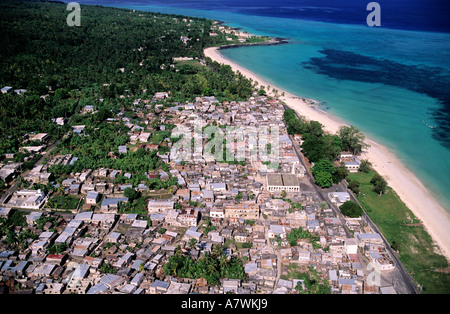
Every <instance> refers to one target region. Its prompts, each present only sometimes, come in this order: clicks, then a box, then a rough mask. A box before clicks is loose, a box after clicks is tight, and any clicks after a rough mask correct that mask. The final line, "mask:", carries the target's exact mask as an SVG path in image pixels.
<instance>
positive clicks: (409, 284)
mask: <svg viewBox="0 0 450 314" xmlns="http://www.w3.org/2000/svg"><path fill="white" fill-rule="evenodd" d="M284 107H285V109H288V108H289V107H287V106H286V105H284ZM295 114H296V116H297V118H298V115H297V113H295ZM289 137H290V139H291V141H292V143H293V145H292V146H293V148H294V151H295V153H296V154H297V157H298V158H299V160H300V162H301V163H302V165H303V167H305V169H306V175H307V177H308V180H309V182H310V183H311V185H312V186H313V187H314V189H315V191H316V193H317V194H318V195H319V197H320V198H321V199H322V201H325V202H326V203H327V204H328V206H329V208H331V209H332V210H333V212H334V214H335V215H336V217H339V218H341V220H342V221H345V217H344V216H343V215H342V213H341V212H340V210H339V209H338V208H337V207H336V206H335V205H334V204H332V203H331V202H330V201H329V199H328V192H331V191H341V192H348V193H349V194H350V197H351V200H352V201H354V202H355V203H357V204H359V202H358V200H357V199H356V197H355V196H354V195H353V193H352V192H351V191H350V190H348V188H347V185H346V184H345V183H343V182H341V183H340V184H338V185H333V187H331V188H330V189H321V188H319V187H318V186H317V185H316V184H315V180H314V177H313V176H312V174H311V172H310V171H309V169H308V167H307V166H306V163H305V161H304V156H303V154H302V153H300V148H299V147H298V145H297V143H296V142H295V140H294V138H293V137H292V136H291V135H289ZM359 205H360V206H361V204H359ZM361 208H363V207H362V206H361ZM363 218H364V219H365V221H366V222H367V224H368V225H369V227H370V228H371V229H372V230H373V231H374V232H376V233H378V234H379V235H380V236H381V238H382V239H383V241H384V245H385V247H386V250H387V251H388V253H389V254H390V256H391V257H392V259H393V260H394V264H395V267H396V270H398V273H399V276H400V277H401V279H402V283H403V285H401V284H400V285H401V286H402V288H403V289H402V290H405V292H404V293H406V294H417V293H418V291H417V288H416V285H415V283H414V281H413V280H412V278H411V276H410V275H409V273H408V271H407V270H406V268H405V267H404V266H403V264H402V262H401V261H400V260H399V259H398V256H397V255H396V253H395V252H394V251H393V250H392V248H391V245H390V244H389V242H388V241H387V240H386V238H385V237H384V236H383V234H382V233H381V231H380V230H379V229H378V227H377V226H376V225H375V224H374V223H373V221H372V220H371V219H370V217H368V216H367V214H366V213H365V212H364V216H363ZM343 226H344V230H345V233H346V236H347V237H348V238H353V235H352V234H351V233H350V230H349V229H348V228H347V226H346V225H345V224H344V225H343ZM397 277H398V276H397ZM395 281H396V280H394V282H395ZM397 282H398V281H397Z"/></svg>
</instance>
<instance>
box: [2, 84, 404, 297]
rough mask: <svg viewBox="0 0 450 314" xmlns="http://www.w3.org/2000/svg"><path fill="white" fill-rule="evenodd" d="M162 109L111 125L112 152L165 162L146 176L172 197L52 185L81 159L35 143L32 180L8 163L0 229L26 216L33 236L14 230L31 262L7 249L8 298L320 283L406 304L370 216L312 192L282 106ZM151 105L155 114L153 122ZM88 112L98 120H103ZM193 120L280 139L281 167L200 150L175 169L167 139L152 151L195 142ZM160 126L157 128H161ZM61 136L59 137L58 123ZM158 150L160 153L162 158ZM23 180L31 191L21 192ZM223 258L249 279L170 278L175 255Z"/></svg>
mask: <svg viewBox="0 0 450 314" xmlns="http://www.w3.org/2000/svg"><path fill="white" fill-rule="evenodd" d="M2 92H3V90H2ZM168 96H169V94H168V93H165V92H161V93H156V94H155V95H154V96H153V98H151V99H143V98H136V100H135V101H134V103H133V104H134V106H133V111H134V112H133V114H134V116H135V117H136V118H130V117H128V116H127V115H126V114H124V112H120V113H119V114H117V115H116V116H115V117H113V118H108V123H111V124H115V123H119V122H123V123H125V125H127V126H128V127H129V132H128V133H127V136H128V138H129V141H128V143H127V144H126V145H121V146H120V147H118V152H119V154H128V153H129V152H130V151H132V150H136V149H137V148H143V149H145V150H148V151H152V150H157V151H158V153H157V155H158V157H159V158H160V159H161V160H162V161H163V162H164V163H165V164H166V165H167V166H168V167H166V169H168V171H164V170H158V171H151V172H148V173H146V176H147V178H158V179H160V180H161V181H167V180H174V181H175V182H176V184H174V185H172V186H170V187H169V188H167V189H164V190H152V189H150V188H149V187H148V186H146V184H145V183H144V182H145V181H144V180H143V181H140V182H137V181H139V180H137V181H136V182H134V184H131V183H120V180H117V178H119V177H120V178H127V179H131V178H133V176H134V175H135V174H134V173H129V172H126V173H125V172H123V171H120V170H117V169H105V168H101V169H83V171H82V172H77V173H70V175H66V176H65V177H64V180H62V183H61V184H56V183H55V181H54V178H53V175H52V174H51V173H50V172H49V169H50V167H52V166H55V165H61V166H66V165H70V164H73V163H75V162H76V160H77V158H78V157H77V156H76V155H72V154H58V153H56V154H49V152H47V153H43V152H45V151H46V150H47V149H48V148H49V146H50V139H49V138H48V136H47V134H29V135H28V136H27V137H26V138H25V139H24V143H28V142H32V143H33V146H26V145H25V144H24V146H23V149H24V150H27V151H28V152H29V153H31V156H29V158H33V154H35V153H43V154H44V156H45V162H37V163H36V165H35V166H34V167H33V168H32V169H31V170H27V171H25V172H22V169H21V166H22V164H21V163H17V162H13V161H10V160H11V158H13V156H6V159H5V160H4V161H3V162H2V163H1V164H0V177H1V179H2V180H3V181H5V182H7V183H8V186H10V187H11V188H10V189H9V190H8V191H7V192H6V193H5V194H4V195H3V196H2V198H1V204H0V216H1V218H2V219H8V218H11V217H12V216H13V215H14V214H15V213H16V212H20V213H22V215H23V217H24V219H25V223H23V224H22V225H17V226H15V227H14V229H13V230H12V232H13V233H14V234H15V235H16V236H17V237H19V238H21V239H23V245H22V246H21V247H22V248H23V249H17V248H16V249H11V246H10V245H9V244H8V243H7V241H2V244H1V247H0V276H1V277H2V282H5V283H6V284H4V285H2V286H0V288H1V289H3V290H4V289H9V291H14V293H36V294H189V293H199V294H223V293H235V294H296V293H302V292H304V291H308V289H311V288H310V283H311V282H312V281H313V280H314V281H316V282H317V283H319V282H320V283H322V284H323V285H324V286H325V287H327V289H329V290H327V291H328V292H330V293H333V294H390V293H401V292H402V291H401V289H402V284H401V282H400V281H401V280H399V279H398V274H397V273H396V271H397V267H396V266H397V265H396V263H394V260H393V259H392V257H391V255H390V254H389V252H388V251H387V249H386V246H385V242H384V241H383V238H382V236H381V235H380V234H379V233H377V232H376V231H375V230H373V229H372V228H371V227H370V226H369V224H368V222H367V221H366V220H365V218H364V217H360V218H348V217H345V216H344V215H342V214H341V213H340V211H339V205H341V204H342V203H344V202H345V201H347V200H350V197H351V195H350V194H349V191H347V190H346V189H344V190H339V191H337V190H329V191H325V192H324V191H319V190H318V189H317V187H316V186H315V185H314V184H313V183H312V181H311V180H310V174H309V171H310V170H309V166H310V165H309V164H308V163H307V161H306V160H305V158H304V156H303V155H302V154H301V149H300V144H301V142H302V137H301V135H295V136H290V135H288V133H287V131H286V126H285V123H284V120H283V112H284V110H285V108H284V105H283V104H282V103H281V102H280V101H279V100H278V99H276V98H272V97H268V96H266V95H260V94H258V93H257V92H255V93H254V94H253V97H251V98H249V99H248V101H239V102H236V101H231V102H219V101H218V100H217V99H216V98H215V97H214V96H211V97H197V98H196V99H195V101H194V102H187V103H170V104H169V103H166V99H167V97H168ZM150 106H154V108H155V110H154V111H148V110H146V109H148V108H149V107H150ZM81 110H82V113H83V114H84V115H90V114H92V113H93V112H95V110H96V108H95V106H85V107H84V108H82V109H81ZM198 118H200V119H201V120H202V121H203V123H204V125H203V126H205V125H216V126H222V127H224V126H237V127H239V126H246V127H249V126H251V127H255V128H257V129H261V128H264V127H274V126H276V127H278V129H279V132H280V136H279V156H278V160H279V163H278V165H277V166H273V165H271V164H270V163H269V162H267V161H264V160H260V159H258V158H252V159H249V158H247V159H245V160H244V161H241V162H234V163H230V162H224V161H222V162H218V161H215V160H213V159H211V158H209V157H206V156H204V155H203V154H202V152H201V151H198V150H196V151H194V154H193V158H192V160H191V161H188V162H185V161H181V162H180V161H177V160H173V159H172V158H171V153H170V149H171V148H172V147H174V145H175V143H172V140H171V139H172V137H170V138H164V139H162V140H161V141H160V142H159V143H155V142H154V141H152V140H151V139H152V138H153V135H154V134H155V133H157V132H159V131H165V130H166V129H165V127H166V126H168V125H177V126H184V127H186V128H189V129H190V130H193V128H194V125H193V121H194V120H195V119H198ZM155 119H159V121H161V122H162V124H161V125H159V126H158V129H155V128H154V125H153V124H152V122H153V121H154V120H155ZM54 123H58V124H59V125H63V124H64V119H63V118H61V119H58V121H54ZM141 125H145V127H142V126H141ZM85 127H86V126H85V125H72V126H71V131H70V132H72V133H73V135H74V136H84V133H83V132H84V131H83V130H84V128H85ZM201 140H202V141H203V144H204V143H205V142H206V139H205V138H203V139H201ZM38 144H39V145H38ZM242 145H244V146H245V151H246V153H248V152H249V151H250V150H251V149H252V146H253V145H256V140H255V139H254V140H253V141H251V140H249V141H248V142H247V143H245V142H242V143H241V142H236V143H235V146H236V147H237V146H242ZM161 146H165V147H166V149H164V150H162V151H160V150H158V149H160V148H161ZM203 146H204V145H203ZM46 154H47V155H46ZM111 158H114V156H111ZM341 158H342V161H344V162H345V163H346V167H347V168H348V169H349V171H356V170H357V168H358V164H359V159H358V158H357V157H356V156H353V155H351V154H348V153H347V152H343V153H342V154H341ZM19 176H20V178H21V180H22V181H23V182H26V183H27V184H26V186H27V188H17V189H14V188H15V187H17V184H16V182H17V181H18V177H19ZM125 180H126V179H125ZM39 185H45V186H48V185H53V186H54V188H55V189H53V191H54V192H52V193H53V194H57V195H58V196H59V197H67V198H70V199H71V200H74V201H75V202H74V204H73V206H72V207H73V208H71V209H64V210H63V209H61V208H58V202H55V201H54V195H51V194H50V193H45V192H44V191H43V190H42V189H39V188H33V186H39ZM130 190H134V191H136V192H138V193H139V195H140V199H144V200H145V205H144V208H145V211H146V212H145V213H142V212H140V213H139V214H138V213H127V210H126V208H127V207H126V204H127V203H129V202H131V201H132V200H130V199H129V197H127V195H129V194H130ZM126 191H127V192H126ZM131 194H132V193H131ZM124 208H125V210H124ZM296 234H298V235H297V236H295V235H296ZM22 235H23V236H22ZM305 235H306V236H305ZM21 236H22V237H21ZM217 249H219V250H221V251H222V252H223V254H225V255H226V256H227V258H237V259H239V260H240V261H242V265H243V268H244V271H245V279H244V280H241V279H229V278H221V280H220V282H219V283H214V284H211V283H209V282H207V280H206V279H205V278H181V277H177V276H170V275H167V274H165V272H164V265H165V264H166V263H167V262H168V261H169V259H170V258H171V257H172V256H174V255H184V256H190V257H191V258H193V259H194V260H197V259H199V258H201V257H202V256H204V255H206V254H210V253H211V252H213V251H215V250H217ZM299 274H303V275H299Z"/></svg>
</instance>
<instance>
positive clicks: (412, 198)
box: [204, 47, 450, 261]
mask: <svg viewBox="0 0 450 314" xmlns="http://www.w3.org/2000/svg"><path fill="white" fill-rule="evenodd" d="M221 48H222V47H210V48H206V49H204V54H205V57H209V58H211V59H212V60H213V61H216V62H218V63H221V64H226V65H229V66H231V68H232V69H233V71H239V72H240V73H241V74H243V75H244V76H245V77H247V78H249V79H252V80H253V81H256V82H258V86H261V85H262V86H266V87H267V86H270V87H271V89H273V88H275V89H277V90H278V94H282V93H283V92H284V95H285V96H278V97H276V98H278V99H279V100H281V101H283V102H284V103H286V105H287V106H288V107H289V108H291V109H294V110H295V111H296V112H297V113H298V114H299V115H301V116H304V117H305V118H307V119H309V120H315V121H318V122H320V123H321V124H322V125H323V128H324V130H325V131H328V132H330V133H332V134H334V133H336V132H337V131H338V130H339V127H340V126H343V125H349V124H348V123H346V122H345V121H343V120H341V119H340V118H338V117H336V116H332V115H330V114H329V113H327V112H325V111H323V110H320V109H317V108H314V106H312V104H311V103H314V102H315V101H314V100H312V99H306V98H302V97H299V96H297V95H294V94H292V93H289V92H288V91H286V90H284V89H282V88H279V87H277V86H275V85H274V84H271V83H268V82H267V81H266V80H264V79H263V78H261V77H260V76H258V75H257V74H255V73H253V72H251V71H250V70H248V69H246V68H245V67H243V66H241V65H239V64H237V63H235V62H233V61H231V60H229V59H227V58H225V57H224V56H223V55H222V54H221V53H220V49H221ZM267 94H268V95H270V96H274V95H273V94H272V92H271V91H268V92H267ZM274 97H275V96H274ZM307 102H308V103H307ZM366 142H367V144H369V145H370V147H369V148H368V149H367V150H366V151H364V152H363V154H362V159H368V160H370V162H371V163H372V167H373V168H374V170H375V171H377V172H378V173H379V174H380V175H381V176H383V177H384V178H385V179H386V181H387V182H388V185H389V186H390V187H391V188H392V189H393V190H394V191H395V192H396V193H397V195H398V196H399V197H400V199H401V200H402V201H403V202H404V203H405V205H406V206H407V207H408V208H409V209H410V210H411V212H412V213H413V214H414V215H415V216H416V218H417V219H419V220H420V221H421V222H422V223H423V225H424V228H425V230H426V231H427V232H428V234H429V235H430V236H431V237H432V239H433V241H434V243H435V244H436V245H437V246H438V247H439V251H440V252H439V253H440V254H442V255H444V256H445V257H446V258H447V260H448V261H450V228H449V227H450V214H449V213H448V212H447V211H446V210H445V209H444V208H443V207H442V206H441V205H440V204H439V202H438V201H437V200H436V199H435V198H434V197H433V196H432V195H431V192H430V191H428V190H427V188H426V187H425V186H424V185H423V183H422V182H421V181H420V180H419V179H418V178H417V177H416V175H415V174H413V173H412V172H411V171H410V170H409V169H408V168H407V167H406V166H405V165H404V164H403V163H401V162H400V161H399V160H398V159H397V157H396V156H395V155H394V154H393V153H391V152H390V151H389V150H388V149H387V148H386V147H384V146H383V145H381V144H379V143H377V142H376V141H374V140H372V139H370V138H368V137H366Z"/></svg>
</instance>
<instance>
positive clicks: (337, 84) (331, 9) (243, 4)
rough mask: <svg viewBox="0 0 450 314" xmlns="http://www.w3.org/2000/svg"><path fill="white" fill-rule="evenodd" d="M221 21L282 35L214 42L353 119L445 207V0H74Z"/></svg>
mask: <svg viewBox="0 0 450 314" xmlns="http://www.w3.org/2000/svg"><path fill="white" fill-rule="evenodd" d="M78 2H79V3H81V4H100V5H104V6H115V7H123V8H130V9H136V10H143V11H156V12H162V13H173V14H182V15H188V16H197V17H206V18H211V19H217V20H221V21H224V22H225V23H226V24H227V25H229V26H232V27H240V28H242V29H244V30H247V31H249V32H251V33H255V34H260V35H269V36H275V37H283V38H287V39H288V41H289V43H288V44H285V45H279V46H264V47H243V48H237V49H227V50H223V51H222V53H223V54H224V55H225V56H226V57H228V58H230V59H231V60H233V61H235V62H237V63H239V64H241V65H243V66H245V67H246V68H248V69H249V70H251V71H253V72H255V73H257V74H258V75H260V76H261V77H264V78H265V79H266V80H267V81H269V82H271V83H273V84H274V85H276V86H279V87H280V88H283V89H286V90H288V91H289V92H291V93H293V94H296V95H298V96H301V97H307V98H312V99H315V100H318V101H320V102H321V103H322V105H321V108H322V109H323V110H326V111H328V112H329V113H331V114H333V115H335V116H338V117H339V118H341V119H343V120H345V121H347V122H348V123H349V124H353V125H356V126H357V127H358V128H359V129H361V130H362V131H363V132H364V133H365V134H366V135H367V136H368V137H370V138H372V139H374V140H376V141H378V142H380V143H382V144H384V145H385V146H386V147H388V148H389V149H390V150H391V151H392V152H393V153H395V155H396V156H397V157H398V158H399V159H400V160H401V161H403V162H404V164H405V165H406V166H407V167H408V168H409V169H410V170H411V171H413V172H414V173H415V174H416V175H417V176H418V177H419V179H420V180H421V181H422V182H423V183H424V184H425V186H427V187H428V188H429V190H430V191H431V192H432V194H434V195H435V196H436V198H437V199H438V200H439V201H440V202H441V204H442V205H443V206H444V208H446V209H447V210H448V211H450V193H449V192H448V188H449V187H450V22H449V21H450V19H449V16H450V4H447V2H448V1H440V0H439V1H436V0H416V1H414V0H409V1H405V0H390V1H385V0H383V1H377V2H378V3H379V4H380V7H381V26H380V27H369V26H367V24H366V17H367V15H368V14H369V13H370V12H369V11H367V10H366V6H367V4H368V3H369V2H370V1H363V0H347V1H334V0H278V1H269V0H258V1H255V0H248V1H237V0H209V1H201V0H185V1H180V0H178V1H177V0H165V1H162V0H159V1H153V0H147V1H146V0H135V1H111V0H103V1H101V0H82V1H78Z"/></svg>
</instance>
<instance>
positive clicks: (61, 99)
mask: <svg viewBox="0 0 450 314" xmlns="http://www.w3.org/2000/svg"><path fill="white" fill-rule="evenodd" d="M81 12H82V13H81V26H80V27H69V26H68V25H67V23H66V18H67V14H68V11H66V4H64V3H53V2H52V3H50V2H31V1H12V0H9V1H2V2H1V3H0V29H2V45H0V56H1V58H0V84H1V85H2V86H11V87H12V88H13V89H24V90H26V92H25V93H24V94H20V95H18V94H15V93H9V94H3V93H2V94H0V156H3V154H5V153H16V152H17V151H18V149H19V147H20V146H21V144H22V142H23V140H22V138H23V136H24V135H25V134H26V133H29V132H35V133H38V132H44V133H49V134H50V135H52V138H53V139H57V138H60V137H61V136H62V135H63V134H65V133H66V132H67V130H68V129H67V126H65V127H59V126H57V125H56V124H55V123H54V122H52V119H55V118H58V117H65V118H66V119H67V118H70V117H71V116H72V115H73V114H74V113H76V110H77V106H78V105H79V107H81V106H82V105H84V104H83V103H82V102H84V103H85V104H86V103H87V102H88V101H89V102H91V103H90V104H94V105H97V107H100V108H99V109H101V108H102V107H104V108H105V109H107V110H108V111H110V110H111V109H117V108H120V107H123V106H124V105H125V104H126V102H127V100H126V99H120V98H119V97H120V96H124V95H125V96H127V97H131V96H135V95H139V96H141V97H151V96H152V95H153V94H154V93H155V92H162V91H165V92H170V95H171V100H173V101H185V100H190V99H194V98H195V97H196V96H211V95H215V96H216V97H217V98H218V99H228V100H242V99H246V98H248V97H249V96H250V95H251V93H252V91H253V82H251V81H250V80H247V79H246V78H245V77H244V76H242V75H241V74H235V73H234V72H233V71H232V70H231V68H230V67H229V66H223V65H219V64H218V63H216V62H212V61H211V60H210V59H206V60H204V65H206V66H201V67H193V66H188V65H182V66H178V65H176V64H175V63H174V62H173V58H176V57H191V58H194V59H195V60H203V49H204V48H205V47H209V46H215V45H221V44H225V43H227V41H226V38H225V36H224V34H222V33H220V32H216V33H218V36H209V33H210V29H211V26H212V25H213V24H214V23H215V22H214V21H212V20H207V19H203V18H192V17H185V16H180V15H168V14H160V13H154V12H139V11H133V10H127V9H119V8H110V7H100V6H84V5H82V6H81ZM183 39H184V40H183ZM99 98H102V99H105V102H103V103H100V102H99V101H98V99H99ZM78 101H79V102H80V104H78ZM105 112H106V111H103V113H105ZM116 112H117V110H116ZM96 122H100V121H92V123H96Z"/></svg>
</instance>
